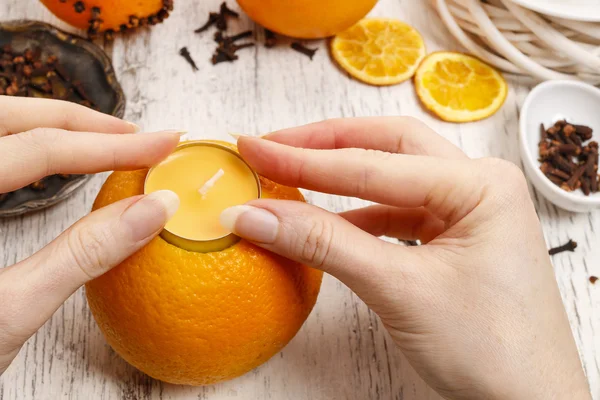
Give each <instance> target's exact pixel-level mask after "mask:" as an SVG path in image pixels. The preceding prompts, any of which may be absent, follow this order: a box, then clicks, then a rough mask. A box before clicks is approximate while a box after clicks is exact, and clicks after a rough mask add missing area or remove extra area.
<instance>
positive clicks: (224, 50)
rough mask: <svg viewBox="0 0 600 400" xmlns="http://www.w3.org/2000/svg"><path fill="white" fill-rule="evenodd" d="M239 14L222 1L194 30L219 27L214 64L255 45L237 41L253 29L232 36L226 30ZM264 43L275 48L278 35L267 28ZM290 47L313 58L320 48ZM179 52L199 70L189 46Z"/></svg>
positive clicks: (300, 44)
mask: <svg viewBox="0 0 600 400" xmlns="http://www.w3.org/2000/svg"><path fill="white" fill-rule="evenodd" d="M239 16H240V15H239V13H238V12H236V11H234V10H232V9H230V8H229V7H228V6H227V3H226V2H223V3H221V6H220V8H219V12H211V13H209V14H208V20H207V21H206V22H205V23H204V24H203V25H202V26H201V27H199V28H198V29H196V30H195V31H194V32H195V33H203V32H205V31H207V30H208V29H209V28H211V27H212V26H215V27H216V28H217V32H215V35H214V40H215V42H216V43H217V48H216V49H215V52H214V54H213V56H212V57H211V62H212V63H213V65H214V64H219V63H222V62H233V61H235V60H237V59H238V58H239V57H238V55H237V54H236V53H237V51H238V50H241V49H244V48H247V47H253V46H255V42H250V41H249V42H244V43H240V44H238V43H237V42H238V41H239V40H241V39H245V38H250V37H252V36H253V34H254V33H253V32H252V31H245V32H242V33H238V34H235V35H232V36H227V34H226V32H227V26H228V20H229V19H230V18H234V19H237V18H239ZM264 45H265V47H266V48H269V49H270V48H273V47H275V46H276V45H277V35H276V34H275V33H274V32H272V31H270V30H268V29H265V42H264ZM290 47H291V48H292V49H293V50H295V51H297V52H299V53H301V54H304V55H305V56H307V57H308V58H310V59H311V60H312V59H313V56H314V55H315V52H316V51H317V50H318V49H310V48H308V47H306V46H304V45H303V44H302V43H300V42H293V43H292V44H291V45H290ZM179 54H180V55H181V56H182V57H183V58H185V60H186V61H187V62H188V64H190V65H191V66H192V68H193V69H194V71H196V70H197V67H195V65H196V63H195V61H194V59H193V58H192V56H191V55H190V53H189V51H188V50H187V48H185V47H183V48H181V49H180V51H179Z"/></svg>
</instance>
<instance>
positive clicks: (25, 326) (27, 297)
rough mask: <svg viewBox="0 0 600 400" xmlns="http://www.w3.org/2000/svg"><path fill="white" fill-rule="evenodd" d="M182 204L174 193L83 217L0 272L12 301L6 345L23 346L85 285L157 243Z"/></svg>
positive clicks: (1, 293) (4, 329)
mask: <svg viewBox="0 0 600 400" xmlns="http://www.w3.org/2000/svg"><path fill="white" fill-rule="evenodd" d="M178 206H179V199H178V198H177V195H176V194H175V193H173V192H170V191H159V192H155V193H152V194H149V195H147V196H137V197H133V198H129V199H125V200H122V201H119V202H117V203H114V204H111V205H109V206H107V207H105V208H102V209H100V210H98V211H95V212H94V213H92V214H90V215H89V216H87V217H85V218H83V219H82V220H81V221H79V222H78V223H76V224H75V225H74V226H72V227H71V228H70V229H68V230H67V231H66V232H65V233H63V234H62V235H60V236H59V237H58V238H57V239H56V240H54V241H53V242H52V243H50V244H49V245H48V246H46V247H45V248H44V249H42V250H41V251H40V252H38V253H36V254H34V255H33V256H31V257H30V258H28V259H26V260H24V261H22V262H20V263H18V264H16V265H14V266H12V267H9V268H7V269H5V270H0V271H1V272H2V273H0V299H7V300H8V301H3V302H2V309H0V345H1V344H2V339H3V336H4V337H5V338H6V337H11V338H13V339H14V340H13V346H14V345H17V346H20V345H21V344H22V342H21V343H18V342H19V340H22V341H25V340H27V338H28V337H29V336H30V335H32V334H33V333H34V332H35V331H36V330H37V329H39V327H40V326H41V325H42V324H43V323H44V322H46V320H47V319H48V318H50V317H51V316H52V314H53V313H54V312H55V311H56V309H57V308H58V307H60V305H61V304H62V303H63V302H64V301H65V300H66V299H67V298H68V297H69V296H70V295H71V294H72V293H73V292H74V291H75V290H77V289H78V288H79V287H80V286H81V285H83V284H84V283H85V282H87V281H88V280H90V279H93V278H96V277H98V276H100V275H102V274H103V273H105V272H107V271H108V270H110V269H111V268H112V267H114V266H115V265H117V264H119V263H120V262H122V261H123V260H125V259H126V258H127V257H129V256H130V255H131V254H133V253H134V252H135V251H137V250H139V249H140V248H141V247H143V246H144V245H145V244H147V243H148V242H149V241H150V240H152V238H154V237H155V236H156V235H157V234H158V233H159V232H160V231H161V229H162V228H163V226H164V225H165V224H166V222H167V221H168V219H169V218H170V217H171V216H173V214H174V213H175V211H176V210H177V207H178ZM3 334H4V335H3ZM0 347H1V346H0ZM0 350H1V349H0Z"/></svg>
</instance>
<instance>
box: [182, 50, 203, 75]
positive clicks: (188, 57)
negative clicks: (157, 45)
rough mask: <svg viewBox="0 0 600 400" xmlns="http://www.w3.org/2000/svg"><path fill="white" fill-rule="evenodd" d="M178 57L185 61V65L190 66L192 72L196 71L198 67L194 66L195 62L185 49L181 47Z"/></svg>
mask: <svg viewBox="0 0 600 400" xmlns="http://www.w3.org/2000/svg"><path fill="white" fill-rule="evenodd" d="M179 55H181V56H182V57H183V58H184V59H185V61H187V63H188V64H190V65H191V67H192V69H193V70H194V71H198V66H197V65H196V62H195V61H194V59H193V58H192V55H191V54H190V52H189V50H188V49H187V47H182V48H181V49H180V50H179Z"/></svg>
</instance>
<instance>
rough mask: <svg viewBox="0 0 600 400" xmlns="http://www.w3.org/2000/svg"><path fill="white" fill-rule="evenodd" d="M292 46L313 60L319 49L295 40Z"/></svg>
mask: <svg viewBox="0 0 600 400" xmlns="http://www.w3.org/2000/svg"><path fill="white" fill-rule="evenodd" d="M291 47H292V49H294V50H296V51H297V52H299V53H302V54H304V55H305V56H307V57H308V58H310V59H311V61H312V59H313V57H314V56H315V53H316V52H317V50H318V49H310V48H308V47H306V46H304V45H303V44H302V43H300V42H293V43H292V45H291Z"/></svg>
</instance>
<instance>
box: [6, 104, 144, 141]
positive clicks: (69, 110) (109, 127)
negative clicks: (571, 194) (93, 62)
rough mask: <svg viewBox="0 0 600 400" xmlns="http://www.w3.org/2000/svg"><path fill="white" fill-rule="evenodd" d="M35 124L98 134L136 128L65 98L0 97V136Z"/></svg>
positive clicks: (30, 128)
mask: <svg viewBox="0 0 600 400" xmlns="http://www.w3.org/2000/svg"><path fill="white" fill-rule="evenodd" d="M38 127H41V128H57V129H64V130H68V131H81V132H99V133H135V132H137V131H138V130H139V127H138V126H137V125H135V124H132V123H131V122H127V121H123V120H121V119H119V118H117V117H113V116H112V115H108V114H104V113H101V112H99V111H94V110H92V109H91V108H88V107H84V106H82V105H79V104H75V103H71V102H68V101H62V100H52V99H34V98H27V97H11V96H0V137H2V136H6V135H10V134H14V133H20V132H25V131H29V130H32V129H34V128H38Z"/></svg>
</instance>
